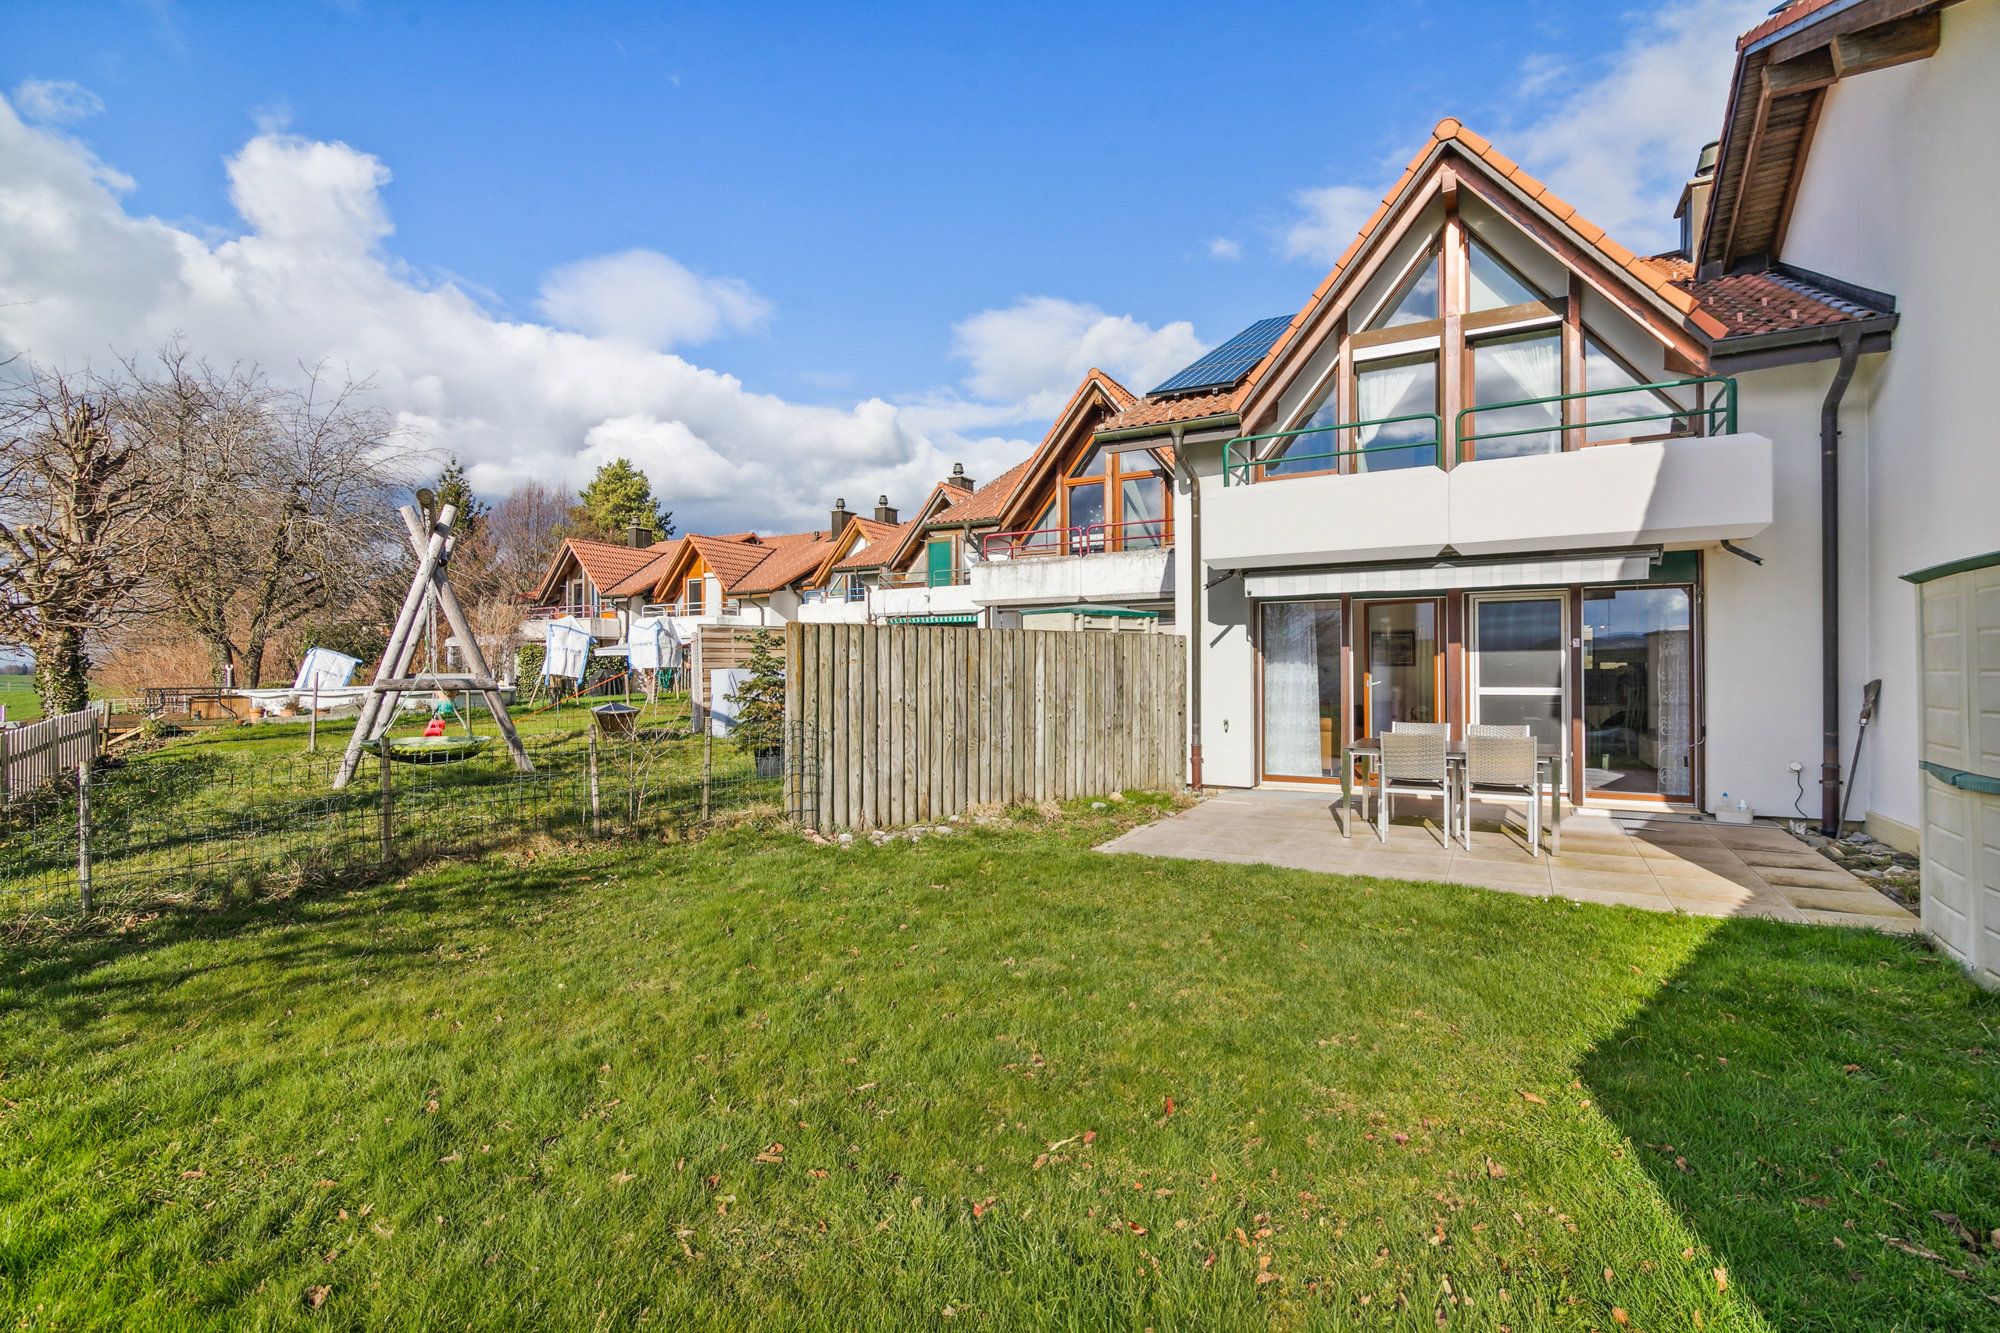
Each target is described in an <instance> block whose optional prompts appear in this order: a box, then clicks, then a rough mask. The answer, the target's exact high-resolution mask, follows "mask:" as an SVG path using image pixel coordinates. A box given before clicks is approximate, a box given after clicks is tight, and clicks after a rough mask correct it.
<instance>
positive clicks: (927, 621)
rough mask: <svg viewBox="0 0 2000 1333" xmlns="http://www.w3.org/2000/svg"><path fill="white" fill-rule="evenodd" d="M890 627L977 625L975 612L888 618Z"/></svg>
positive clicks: (977, 617) (977, 620)
mask: <svg viewBox="0 0 2000 1333" xmlns="http://www.w3.org/2000/svg"><path fill="white" fill-rule="evenodd" d="M889 623H890V624H891V625H977V624H978V623H979V613H978V612H977V611H961V612H956V613H954V614H951V615H935V616H890V617H889Z"/></svg>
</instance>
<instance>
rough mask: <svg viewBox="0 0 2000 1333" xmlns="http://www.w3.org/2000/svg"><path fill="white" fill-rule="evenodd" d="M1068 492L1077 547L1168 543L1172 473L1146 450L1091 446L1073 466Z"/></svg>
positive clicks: (1107, 548) (1072, 534)
mask: <svg viewBox="0 0 2000 1333" xmlns="http://www.w3.org/2000/svg"><path fill="white" fill-rule="evenodd" d="M1086 469H1088V470H1087V471H1086ZM1063 495H1064V504H1065V505H1066V506H1067V514H1068V518H1067V524H1068V527H1069V528H1070V545H1071V546H1072V547H1073V548H1074V550H1076V551H1077V552H1080V553H1088V552H1092V551H1117V550H1127V549H1143V548H1149V547H1157V546H1164V545H1166V543H1167V536H1168V533H1167V479H1166V476H1165V473H1164V470H1163V469H1162V468H1161V466H1160V462H1159V460H1158V459H1156V458H1154V457H1153V455H1152V454H1151V453H1150V452H1148V451H1147V450H1144V449H1134V450H1128V451H1126V452H1123V453H1118V452H1113V451H1112V450H1110V449H1106V448H1103V447H1102V446H1100V447H1098V448H1096V449H1093V450H1091V452H1090V453H1089V455H1088V456H1087V457H1085V458H1084V459H1083V460H1082V461H1081V462H1079V463H1078V464H1077V466H1076V467H1074V468H1072V469H1070V476H1069V479H1068V480H1067V481H1066V482H1064V484H1063Z"/></svg>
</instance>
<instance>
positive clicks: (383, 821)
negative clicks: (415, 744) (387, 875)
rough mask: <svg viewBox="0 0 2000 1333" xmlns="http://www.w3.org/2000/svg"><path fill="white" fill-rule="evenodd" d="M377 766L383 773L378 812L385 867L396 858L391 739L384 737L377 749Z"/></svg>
mask: <svg viewBox="0 0 2000 1333" xmlns="http://www.w3.org/2000/svg"><path fill="white" fill-rule="evenodd" d="M375 766H376V768H377V769H379V770H380V771H381V773H380V782H381V785H382V799H381V808H380V809H379V811H378V812H377V815H376V818H377V822H378V823H379V824H380V825H381V828H380V830H379V831H380V834H381V838H382V862H383V864H384V865H386V864H388V863H389V862H390V861H392V860H394V859H395V856H396V796H395V790H394V788H393V787H392V785H391V779H390V777H389V738H388V737H387V736H384V737H383V738H382V740H381V743H380V744H378V745H377V746H376V747H375Z"/></svg>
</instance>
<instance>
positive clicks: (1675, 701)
mask: <svg viewBox="0 0 2000 1333" xmlns="http://www.w3.org/2000/svg"><path fill="white" fill-rule="evenodd" d="M1583 722H1584V753H1583V764H1584V780H1585V782H1584V785H1585V794H1586V795H1590V796H1610V797H1628V796H1639V797H1648V796H1657V797H1665V798H1667V799H1670V800H1687V799H1688V798H1689V797H1690V796H1692V794H1693V791H1694V768H1693V748H1694V745H1693V741H1694V599H1693V597H1692V595H1691V594H1690V592H1689V590H1688V589H1686V588H1681V587H1672V586H1654V587H1642V588H1585V589H1584V590H1583Z"/></svg>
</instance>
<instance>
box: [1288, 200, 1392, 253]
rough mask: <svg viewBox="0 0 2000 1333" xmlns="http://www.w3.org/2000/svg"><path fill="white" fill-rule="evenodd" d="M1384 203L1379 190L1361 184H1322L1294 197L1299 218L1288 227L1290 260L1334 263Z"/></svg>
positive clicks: (1293, 201)
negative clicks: (1380, 204) (1369, 216)
mask: <svg viewBox="0 0 2000 1333" xmlns="http://www.w3.org/2000/svg"><path fill="white" fill-rule="evenodd" d="M1381 202H1382V192H1381V191H1380V190H1369V189H1364V188H1363V187H1361V186H1359V185H1323V186H1320V187H1319V188H1318V189H1314V190H1300V191H1299V192H1298V193H1297V194H1295V195H1293V196H1292V203H1293V204H1294V206H1296V208H1297V209H1298V214H1297V216H1296V217H1295V218H1294V219H1293V221H1292V223H1291V225H1290V226H1288V227H1286V228H1285V240H1284V251H1285V258H1287V259H1311V260H1315V261H1317V262H1319V263H1322V264H1331V263H1332V262H1333V261H1334V260H1336V259H1338V258H1340V255H1341V252H1342V251H1344V250H1346V249H1347V245H1348V242H1350V241H1352V240H1353V239H1354V233H1355V232H1357V231H1359V230H1361V224H1362V223H1364V222H1366V221H1367V220H1368V215H1369V214H1370V213H1373V212H1374V211H1375V205H1377V204H1379V203H1381Z"/></svg>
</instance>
